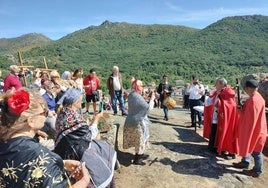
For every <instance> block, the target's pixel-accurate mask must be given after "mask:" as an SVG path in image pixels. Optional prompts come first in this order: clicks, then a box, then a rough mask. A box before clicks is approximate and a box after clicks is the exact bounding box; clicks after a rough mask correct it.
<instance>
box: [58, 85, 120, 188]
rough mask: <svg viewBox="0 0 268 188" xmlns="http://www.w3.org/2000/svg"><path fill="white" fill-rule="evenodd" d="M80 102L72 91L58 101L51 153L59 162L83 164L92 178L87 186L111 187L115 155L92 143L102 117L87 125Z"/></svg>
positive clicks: (105, 145) (103, 145) (79, 96)
mask: <svg viewBox="0 0 268 188" xmlns="http://www.w3.org/2000/svg"><path fill="white" fill-rule="evenodd" d="M81 102H82V94H81V91H80V90H79V89H74V88H70V89H68V90H67V91H66V92H65V93H64V95H63V96H62V98H61V99H60V100H59V101H58V104H61V105H62V109H61V111H60V113H59V114H58V117H57V121H56V131H57V136H56V140H55V142H56V147H55V152H56V153H58V154H59V155H60V156H61V157H62V158H63V159H76V160H79V161H84V162H85V163H86V167H87V168H88V170H89V173H90V175H91V177H92V179H91V185H90V186H93V187H113V185H114V184H113V175H114V168H115V163H116V152H115V150H114V149H113V148H112V147H111V146H110V145H109V144H108V143H107V142H104V141H102V140H94V138H95V137H96V135H97V134H98V128H97V123H98V120H99V119H100V118H101V117H102V113H100V114H97V115H96V116H95V117H94V119H93V122H92V124H91V125H90V124H89V123H88V122H87V121H86V120H85V119H84V117H83V115H82V113H81Z"/></svg>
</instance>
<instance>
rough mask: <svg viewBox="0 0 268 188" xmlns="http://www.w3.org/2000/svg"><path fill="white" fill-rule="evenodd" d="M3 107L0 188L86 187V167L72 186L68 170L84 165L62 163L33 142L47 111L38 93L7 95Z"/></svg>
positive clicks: (0, 143)
mask: <svg viewBox="0 0 268 188" xmlns="http://www.w3.org/2000/svg"><path fill="white" fill-rule="evenodd" d="M0 107H1V124H0V161H1V162H0V187H44V188H45V187H62V188H65V187H77V188H80V187H87V185H88V182H89V181H90V177H89V174H88V171H87V169H86V167H85V165H84V164H83V165H82V176H83V177H82V178H81V179H80V180H79V181H77V182H76V183H75V184H74V185H71V184H70V181H69V179H68V177H67V176H66V170H67V171H69V172H70V173H72V174H73V172H78V171H77V170H75V169H79V168H77V167H79V166H80V164H81V163H80V162H79V161H74V160H65V161H63V160H62V159H61V157H60V156H58V155H57V154H55V153H53V152H51V151H50V150H48V149H47V148H45V147H43V146H42V145H41V144H39V143H38V142H36V141H35V140H34V139H33V137H34V136H35V134H36V133H38V131H39V129H41V128H42V127H43V125H44V122H45V119H46V117H45V115H46V112H47V106H46V102H45V101H44V99H43V98H42V97H41V96H40V95H39V94H38V93H34V92H28V91H25V90H22V89H21V90H18V91H10V92H7V93H6V94H5V95H3V96H2V97H1V106H0ZM80 169H81V168H80ZM79 171H81V170H79ZM77 175H79V174H77ZM80 175H81V174H80Z"/></svg>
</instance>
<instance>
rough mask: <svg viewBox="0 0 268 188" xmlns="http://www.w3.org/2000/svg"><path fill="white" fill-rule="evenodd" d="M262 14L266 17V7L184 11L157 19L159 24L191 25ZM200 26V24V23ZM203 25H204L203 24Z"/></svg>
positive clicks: (267, 11) (267, 12)
mask: <svg viewBox="0 0 268 188" xmlns="http://www.w3.org/2000/svg"><path fill="white" fill-rule="evenodd" d="M253 14H262V15H268V7H263V8H238V9H227V8H223V7H220V8H215V9H207V10H199V11H198V10H195V11H192V10H185V11H183V12H179V13H176V14H170V15H168V16H166V17H162V18H159V19H158V21H159V22H160V23H161V22H162V23H170V24H185V23H188V25H190V24H191V22H206V24H208V23H212V22H214V21H216V20H218V19H221V18H224V17H227V16H239V15H253ZM200 24H201V25H202V23H200ZM203 25H204V24H203Z"/></svg>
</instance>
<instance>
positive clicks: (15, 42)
mask: <svg viewBox="0 0 268 188" xmlns="http://www.w3.org/2000/svg"><path fill="white" fill-rule="evenodd" d="M50 41H52V40H51V39H49V38H47V37H46V36H44V35H42V34H37V33H30V34H26V35H22V36H20V37H17V38H0V55H4V54H9V53H10V54H11V53H15V52H17V51H18V50H20V51H25V50H29V49H32V48H34V47H36V46H40V45H42V44H44V43H47V42H50Z"/></svg>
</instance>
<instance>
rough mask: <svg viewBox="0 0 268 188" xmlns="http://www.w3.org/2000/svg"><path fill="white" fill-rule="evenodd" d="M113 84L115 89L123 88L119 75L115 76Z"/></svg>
mask: <svg viewBox="0 0 268 188" xmlns="http://www.w3.org/2000/svg"><path fill="white" fill-rule="evenodd" d="M113 85H114V90H115V91H118V90H121V84H120V81H119V77H118V76H113Z"/></svg>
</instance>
